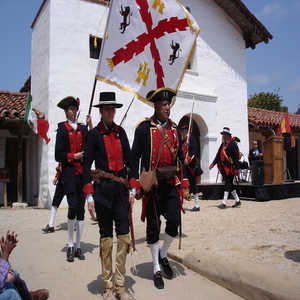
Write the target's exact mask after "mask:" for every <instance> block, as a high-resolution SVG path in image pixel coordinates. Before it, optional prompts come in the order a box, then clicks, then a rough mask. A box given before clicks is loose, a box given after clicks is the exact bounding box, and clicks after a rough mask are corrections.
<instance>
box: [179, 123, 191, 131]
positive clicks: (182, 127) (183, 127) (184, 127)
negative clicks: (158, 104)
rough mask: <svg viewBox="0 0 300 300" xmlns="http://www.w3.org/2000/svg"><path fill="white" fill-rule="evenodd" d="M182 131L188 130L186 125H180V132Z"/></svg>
mask: <svg viewBox="0 0 300 300" xmlns="http://www.w3.org/2000/svg"><path fill="white" fill-rule="evenodd" d="M182 129H186V130H188V129H189V125H187V124H184V125H182V126H181V127H180V130H182Z"/></svg>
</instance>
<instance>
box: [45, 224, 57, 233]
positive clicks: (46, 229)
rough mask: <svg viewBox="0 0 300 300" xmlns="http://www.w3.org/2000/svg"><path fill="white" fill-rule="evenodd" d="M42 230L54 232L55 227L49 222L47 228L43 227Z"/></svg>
mask: <svg viewBox="0 0 300 300" xmlns="http://www.w3.org/2000/svg"><path fill="white" fill-rule="evenodd" d="M42 230H43V231H44V232H46V233H49V232H54V227H50V226H49V224H47V226H46V228H43V229H42Z"/></svg>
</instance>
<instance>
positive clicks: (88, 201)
mask: <svg viewBox="0 0 300 300" xmlns="http://www.w3.org/2000/svg"><path fill="white" fill-rule="evenodd" d="M85 200H86V202H87V203H90V202H94V198H93V194H87V195H86V197H85Z"/></svg>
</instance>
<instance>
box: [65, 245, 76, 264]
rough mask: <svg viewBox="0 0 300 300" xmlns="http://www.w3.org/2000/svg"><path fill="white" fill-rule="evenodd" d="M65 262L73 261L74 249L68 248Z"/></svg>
mask: <svg viewBox="0 0 300 300" xmlns="http://www.w3.org/2000/svg"><path fill="white" fill-rule="evenodd" d="M67 261H70V262H72V261H74V247H68V251H67Z"/></svg>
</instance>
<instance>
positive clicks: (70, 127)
mask: <svg viewBox="0 0 300 300" xmlns="http://www.w3.org/2000/svg"><path fill="white" fill-rule="evenodd" d="M175 95H176V93H175V91H173V90H172V89H169V88H161V89H158V90H152V91H150V92H149V93H148V94H147V96H146V98H147V100H148V101H149V102H151V103H152V104H153V106H154V112H153V115H152V116H150V117H147V118H144V119H143V120H141V121H140V122H139V123H138V125H137V126H136V130H135V133H134V140H133V144H132V148H130V145H129V141H128V137H127V134H126V132H125V130H124V129H123V128H122V127H121V126H119V125H117V124H116V123H115V122H114V118H115V114H116V109H118V108H120V107H122V105H123V104H122V103H118V102H117V100H116V95H115V93H114V92H101V93H100V98H99V103H98V104H96V105H94V107H96V108H98V109H99V113H100V120H99V122H98V124H97V126H95V127H93V125H92V119H91V117H90V115H87V116H86V125H84V124H81V123H79V122H78V110H79V105H80V100H79V99H78V98H76V97H73V96H68V97H65V98H64V99H62V100H61V101H60V102H59V103H58V105H57V106H58V107H59V108H61V109H63V110H64V112H65V115H66V121H64V122H61V123H59V124H58V128H57V135H56V143H55V160H56V161H57V162H58V166H57V169H56V170H57V172H56V175H55V178H54V181H53V184H54V185H56V189H55V194H54V197H53V202H52V207H51V212H50V220H49V223H48V224H47V226H46V227H45V228H43V229H42V230H43V232H44V233H53V232H54V220H55V215H56V212H57V209H58V207H59V206H60V203H61V201H62V199H63V197H65V196H66V199H67V203H68V214H67V226H68V248H67V253H66V259H67V261H69V262H73V261H74V260H75V257H76V258H78V259H79V260H84V259H85V256H84V253H83V251H82V249H81V238H82V233H83V227H84V216H85V203H87V204H88V210H89V213H90V214H91V217H92V219H93V220H95V221H97V222H98V226H99V246H100V254H99V256H100V260H101V265H102V283H103V288H104V293H103V298H104V299H108V300H110V299H115V296H117V297H118V298H119V299H122V300H124V299H125V300H128V299H131V297H130V295H129V293H128V291H127V290H126V289H125V274H126V268H125V265H126V257H127V254H128V253H129V252H130V251H131V250H135V248H134V245H133V242H134V241H132V239H131V237H130V233H131V225H132V224H131V223H130V213H131V211H132V206H133V203H134V201H135V199H137V200H140V199H142V213H141V220H142V221H143V222H146V224H147V226H146V233H145V235H146V241H147V244H148V245H149V249H150V252H151V255H152V262H153V283H154V286H155V287H156V288H157V289H163V288H164V280H163V275H164V276H165V277H167V278H170V279H171V278H172V277H173V269H172V267H171V266H170V263H169V261H168V258H167V253H168V249H169V247H170V245H171V243H172V242H173V240H174V238H175V237H176V236H177V235H178V233H179V232H180V230H179V229H180V226H181V212H184V213H185V210H184V207H183V201H184V199H187V200H192V199H193V200H194V201H195V205H194V207H193V208H192V209H191V211H192V212H197V211H200V205H199V194H198V188H197V182H196V178H197V177H198V176H201V175H202V174H203V170H202V169H201V167H200V164H199V161H197V159H196V154H197V144H196V139H195V137H194V136H193V135H192V134H191V128H189V125H188V124H183V125H181V127H180V128H179V127H178V126H177V125H176V124H175V123H174V122H173V121H172V119H171V118H170V114H171V106H172V101H173V99H174V96H175ZM221 135H222V143H221V145H220V147H219V149H218V152H217V154H216V157H215V159H214V160H213V162H212V163H211V164H210V167H209V169H212V168H213V167H214V166H215V165H217V167H218V169H219V172H220V174H221V175H222V178H223V182H224V196H223V201H222V203H221V204H220V205H219V208H221V209H224V208H226V205H227V200H228V196H229V194H230V193H231V194H232V196H233V197H234V199H235V203H234V204H233V206H232V207H238V206H240V205H241V201H240V199H239V196H238V193H237V191H236V185H235V184H234V183H235V179H236V180H237V177H238V175H239V169H248V164H247V162H246V161H245V159H244V156H243V154H242V153H241V152H240V151H239V148H238V143H239V142H240V139H239V138H238V137H232V134H231V132H230V129H229V128H228V127H224V128H223V130H222V132H221ZM256 159H262V153H261V152H260V151H259V150H258V143H257V142H254V148H253V149H251V150H250V152H249V163H250V166H251V162H252V161H253V160H256ZM92 165H93V166H95V169H93V170H91V168H92ZM240 174H241V173H240ZM162 217H164V219H165V220H166V223H165V228H163V235H162V236H163V241H162V244H161V245H160V241H159V238H160V233H161V231H162V228H161V226H162V221H161V218H162ZM114 231H115V235H116V238H117V243H116V251H115V252H114V253H115V259H114V260H113V237H114ZM74 232H76V240H74ZM17 242H18V240H17V235H15V234H14V233H12V234H10V233H9V232H8V233H7V236H6V238H5V239H4V237H2V240H1V248H2V259H1V261H0V271H1V277H0V281H1V285H0V299H10V298H3V295H6V294H9V293H15V294H19V295H20V296H19V298H17V297H16V298H14V299H47V298H48V296H49V291H47V290H45V289H44V290H39V291H35V292H28V290H27V288H26V284H25V283H24V282H23V281H22V280H21V279H20V276H19V274H18V273H17V272H16V271H13V270H12V269H11V266H10V264H9V262H8V257H9V255H10V253H11V251H12V250H13V248H14V247H16V245H17ZM113 265H114V273H115V274H114V276H113ZM162 272H163V273H162ZM162 274H163V275H162ZM20 282H21V283H20ZM24 293H26V294H27V295H30V297H31V298H25V296H23V294H24Z"/></svg>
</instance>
